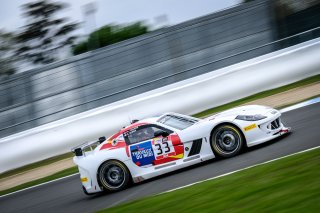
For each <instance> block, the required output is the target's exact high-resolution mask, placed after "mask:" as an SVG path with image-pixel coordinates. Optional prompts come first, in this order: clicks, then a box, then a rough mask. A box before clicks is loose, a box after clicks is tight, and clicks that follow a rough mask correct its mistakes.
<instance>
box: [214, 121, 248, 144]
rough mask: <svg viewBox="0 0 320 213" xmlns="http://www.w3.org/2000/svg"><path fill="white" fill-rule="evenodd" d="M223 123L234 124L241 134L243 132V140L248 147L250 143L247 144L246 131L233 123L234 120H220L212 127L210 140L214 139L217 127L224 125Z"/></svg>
mask: <svg viewBox="0 0 320 213" xmlns="http://www.w3.org/2000/svg"><path fill="white" fill-rule="evenodd" d="M223 125H230V126H233V127H234V128H236V129H237V130H238V131H239V132H240V134H241V136H242V138H243V140H244V145H245V146H246V147H247V146H248V145H247V139H246V136H245V134H244V132H243V131H242V129H241V128H240V127H239V126H238V125H237V124H235V123H232V122H229V121H223V122H220V123H218V124H216V125H215V126H214V127H213V128H212V130H211V132H210V141H211V139H212V133H213V132H214V131H215V130H216V129H217V128H219V127H220V126H223Z"/></svg>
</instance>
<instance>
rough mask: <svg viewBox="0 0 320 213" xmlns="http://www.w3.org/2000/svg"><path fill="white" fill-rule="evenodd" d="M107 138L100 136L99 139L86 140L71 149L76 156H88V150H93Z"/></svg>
mask: <svg viewBox="0 0 320 213" xmlns="http://www.w3.org/2000/svg"><path fill="white" fill-rule="evenodd" d="M105 140H106V137H100V138H99V139H98V140H97V141H90V142H85V143H83V144H81V145H79V146H76V147H74V148H72V149H71V151H72V152H73V153H74V154H75V156H77V157H80V156H86V154H85V153H86V152H88V151H89V152H91V151H93V149H94V148H95V147H97V146H98V145H100V144H101V143H103V142H104V141H105Z"/></svg>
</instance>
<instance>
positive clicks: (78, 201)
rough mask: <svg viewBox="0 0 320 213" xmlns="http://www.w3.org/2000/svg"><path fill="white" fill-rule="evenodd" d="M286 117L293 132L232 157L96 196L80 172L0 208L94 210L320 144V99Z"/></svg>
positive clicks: (3, 200) (15, 196) (0, 200)
mask: <svg viewBox="0 0 320 213" xmlns="http://www.w3.org/2000/svg"><path fill="white" fill-rule="evenodd" d="M282 120H283V121H284V122H285V123H286V124H287V125H288V126H291V127H292V129H293V133H292V134H290V135H288V136H286V137H284V138H282V139H280V140H275V141H271V142H269V143H267V144H263V145H260V146H257V147H254V148H250V149H249V150H248V151H246V152H245V153H242V154H241V155H238V156H236V157H234V158H231V159H226V160H212V161H209V162H205V163H202V164H199V165H196V166H193V167H189V168H187V169H183V170H180V171H177V172H174V173H170V174H167V175H164V176H161V177H158V178H155V179H152V180H149V181H147V182H144V183H140V184H137V185H134V186H132V187H130V188H129V189H127V190H124V191H121V192H117V193H112V194H102V195H95V196H86V195H85V194H84V193H83V192H82V190H81V183H80V180H79V176H78V175H76V176H73V177H69V178H66V179H63V180H60V181H56V182H53V183H49V184H45V185H42V186H38V187H35V188H32V189H28V190H25V191H22V192H19V193H16V194H12V195H8V196H5V197H2V198H0V212H1V213H5V212H24V213H26V212H32V213H35V212H41V213H43V212H45V213H50V212H54V213H56V212H77V213H79V212H94V211H97V210H100V209H102V208H106V207H110V206H113V205H117V204H119V203H122V202H126V201H130V200H132V199H137V198H141V197H144V196H148V195H153V194H157V193H160V192H164V191H167V190H170V189H173V188H176V187H180V186H184V185H187V184H190V183H193V182H196V181H200V180H204V179H207V178H211V177H214V176H217V175H221V174H224V173H227V172H231V171H234V170H238V169H241V168H245V167H248V166H251V165H254V164H257V163H262V162H265V161H268V160H272V159H275V158H278V157H281V156H285V155H288V154H291V153H295V152H298V151H302V150H305V149H309V148H312V147H316V146H319V145H320V139H319V138H320V131H319V126H320V103H317V104H313V105H310V106H306V107H303V108H300V109H296V110H293V111H289V112H286V113H284V114H283V117H282Z"/></svg>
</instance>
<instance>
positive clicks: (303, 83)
mask: <svg viewBox="0 0 320 213" xmlns="http://www.w3.org/2000/svg"><path fill="white" fill-rule="evenodd" d="M316 82H320V75H316V76H313V77H310V78H307V79H304V80H301V81H298V82H295V83H292V84H289V85H286V86H282V87H279V88H276V89H272V90H268V91H265V92H261V93H258V94H255V95H252V96H249V97H246V98H243V99H240V100H237V101H234V102H231V103H228V104H225V105H222V106H218V107H215V108H212V109H208V110H205V111H203V112H200V113H198V114H196V115H194V116H196V117H204V116H208V115H210V114H213V113H216V112H220V111H223V110H227V109H230V108H232V107H236V106H239V105H241V104H244V103H246V102H249V101H253V100H257V99H260V98H264V97H267V96H270V95H274V94H277V93H280V92H285V91H287V90H290V89H294V88H297V87H301V86H306V85H309V84H313V83H316ZM316 97H317V96H316ZM72 156H73V154H72V153H67V154H64V155H60V156H56V157H53V158H49V159H46V160H43V161H40V162H36V163H33V164H30V165H27V166H24V167H21V168H18V169H14V170H11V171H8V172H5V173H3V174H0V180H1V179H2V178H5V177H9V176H12V175H16V174H19V173H22V172H24V171H28V170H31V169H34V168H38V167H41V166H45V165H48V164H50V163H54V162H57V161H59V160H63V159H66V158H71V157H72ZM72 172H73V173H76V172H78V171H77V169H76V168H75V167H72V168H70V169H66V170H63V171H61V172H58V173H56V174H53V175H51V176H48V177H45V178H41V179H38V180H35V181H31V182H28V183H25V184H21V185H19V186H16V187H13V188H10V189H7V190H3V191H0V195H4V194H7V193H10V192H13V191H17V190H21V189H23V188H27V187H30V186H34V185H37V184H41V183H44V182H47V181H51V180H55V179H58V178H61V177H64V176H67V175H70V174H72Z"/></svg>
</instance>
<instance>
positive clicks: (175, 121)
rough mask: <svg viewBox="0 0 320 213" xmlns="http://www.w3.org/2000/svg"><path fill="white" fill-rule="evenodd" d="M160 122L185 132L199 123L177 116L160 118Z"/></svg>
mask: <svg viewBox="0 0 320 213" xmlns="http://www.w3.org/2000/svg"><path fill="white" fill-rule="evenodd" d="M158 122H159V123H162V124H165V125H167V126H170V127H173V128H176V129H179V130H183V129H186V128H188V127H190V126H192V125H193V124H195V123H196V122H198V120H196V119H192V118H186V117H181V116H176V115H165V116H164V117H162V118H160V119H159V120H158Z"/></svg>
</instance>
